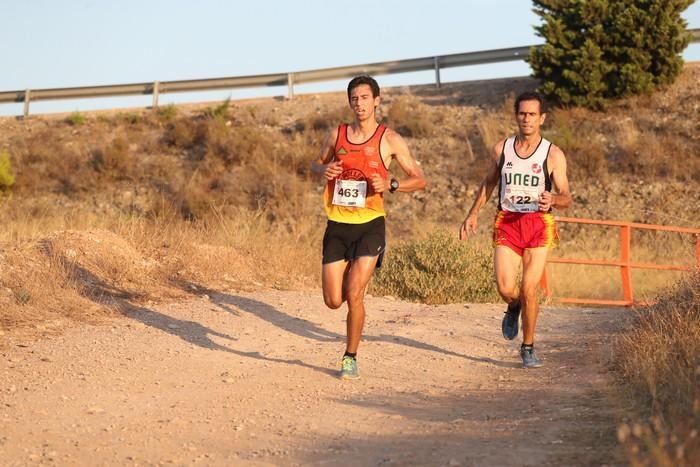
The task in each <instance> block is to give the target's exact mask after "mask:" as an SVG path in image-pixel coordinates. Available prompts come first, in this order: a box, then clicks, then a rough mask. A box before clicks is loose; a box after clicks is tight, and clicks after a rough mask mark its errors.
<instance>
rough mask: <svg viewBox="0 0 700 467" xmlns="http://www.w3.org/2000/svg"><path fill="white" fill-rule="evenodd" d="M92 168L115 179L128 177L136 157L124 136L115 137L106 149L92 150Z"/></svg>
mask: <svg viewBox="0 0 700 467" xmlns="http://www.w3.org/2000/svg"><path fill="white" fill-rule="evenodd" d="M90 163H91V165H92V168H93V169H94V170H95V171H96V172H99V173H100V174H103V175H107V176H109V177H111V178H113V179H115V180H119V179H128V178H130V177H131V172H132V171H133V168H134V167H133V165H134V157H133V156H132V154H131V153H130V152H129V144H128V143H127V141H126V139H124V138H115V139H114V141H112V142H111V143H110V144H109V145H108V146H107V147H105V148H104V149H96V150H94V151H93V152H92V159H91V161H90Z"/></svg>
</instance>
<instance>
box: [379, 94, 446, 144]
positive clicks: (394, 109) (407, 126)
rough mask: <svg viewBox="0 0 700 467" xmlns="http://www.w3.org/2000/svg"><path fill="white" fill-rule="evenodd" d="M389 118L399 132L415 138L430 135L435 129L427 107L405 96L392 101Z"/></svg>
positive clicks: (389, 121) (390, 123)
mask: <svg viewBox="0 0 700 467" xmlns="http://www.w3.org/2000/svg"><path fill="white" fill-rule="evenodd" d="M387 120H388V123H389V125H391V126H392V127H393V128H394V129H395V130H396V131H397V132H399V133H400V134H402V135H404V136H409V137H413V138H425V137H429V136H431V135H432V134H433V132H434V130H435V125H434V124H433V121H432V120H431V117H430V115H429V113H428V112H427V109H425V108H424V107H423V106H422V105H418V104H417V103H415V102H410V101H409V98H407V97H403V96H401V97H398V98H396V99H395V100H394V102H392V103H391V106H390V107H389V111H388V113H387Z"/></svg>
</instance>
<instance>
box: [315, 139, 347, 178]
mask: <svg viewBox="0 0 700 467" xmlns="http://www.w3.org/2000/svg"><path fill="white" fill-rule="evenodd" d="M337 139H338V129H337V128H335V129H334V130H333V131H331V132H330V134H329V135H328V137H327V138H326V141H325V142H324V143H323V146H322V147H321V152H320V153H319V155H318V158H316V159H315V160H313V161H311V172H313V173H315V174H319V175H321V174H323V176H324V177H325V178H326V180H333V179H334V178H336V177H337V176H338V175H340V174H341V173H343V165H342V163H341V162H340V161H333V158H334V156H335V147H334V146H335V141H336V140H337Z"/></svg>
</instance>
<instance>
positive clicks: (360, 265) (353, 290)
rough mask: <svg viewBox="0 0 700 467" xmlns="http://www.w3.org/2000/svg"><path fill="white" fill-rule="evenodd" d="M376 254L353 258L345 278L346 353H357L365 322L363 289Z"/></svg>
mask: <svg viewBox="0 0 700 467" xmlns="http://www.w3.org/2000/svg"><path fill="white" fill-rule="evenodd" d="M378 259H379V257H378V256H360V257H358V258H356V259H355V260H353V262H352V264H351V266H350V271H349V272H348V275H347V278H346V293H347V301H348V318H347V333H348V336H347V346H346V348H345V351H346V352H347V353H351V354H355V353H357V348H358V346H359V345H360V337H361V336H362V328H363V326H364V324H365V302H364V300H365V291H366V290H367V285H368V284H369V281H370V279H371V278H372V274H373V273H374V267H375V266H376V264H377V260H378Z"/></svg>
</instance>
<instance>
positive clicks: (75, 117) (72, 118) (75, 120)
mask: <svg viewBox="0 0 700 467" xmlns="http://www.w3.org/2000/svg"><path fill="white" fill-rule="evenodd" d="M85 122H87V117H86V116H85V115H83V114H81V113H80V112H77V111H76V112H73V113H72V114H70V115H69V116H67V117H66V123H68V124H69V125H71V126H80V125H84V124H85Z"/></svg>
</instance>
